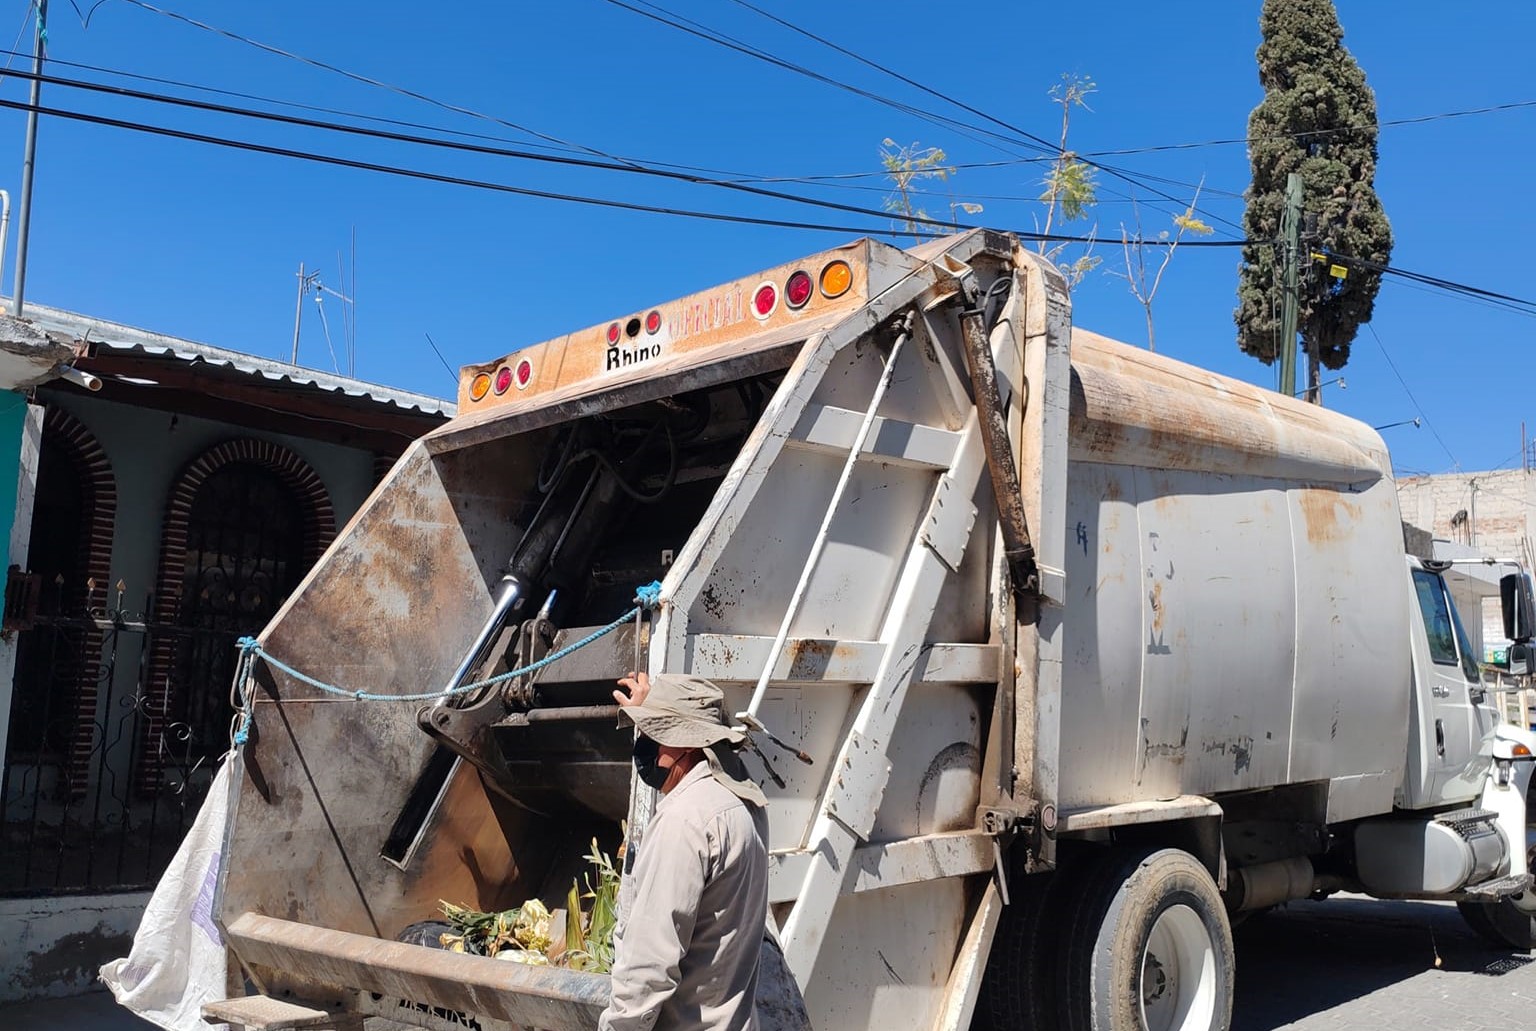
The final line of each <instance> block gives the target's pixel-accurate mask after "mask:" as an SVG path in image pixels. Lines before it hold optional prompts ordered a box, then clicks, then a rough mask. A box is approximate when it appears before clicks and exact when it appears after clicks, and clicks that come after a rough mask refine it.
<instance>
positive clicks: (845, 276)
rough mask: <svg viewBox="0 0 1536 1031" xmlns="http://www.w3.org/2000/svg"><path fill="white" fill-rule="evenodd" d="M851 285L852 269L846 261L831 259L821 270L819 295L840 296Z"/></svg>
mask: <svg viewBox="0 0 1536 1031" xmlns="http://www.w3.org/2000/svg"><path fill="white" fill-rule="evenodd" d="M852 285H853V269H851V268H849V267H848V263H847V262H846V261H832V262H828V263H827V267H826V268H824V269H822V270H821V295H822V296H823V297H841V296H843V294H845V293H847V292H848V288H849V287H850V286H852Z"/></svg>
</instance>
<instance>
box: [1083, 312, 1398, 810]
mask: <svg viewBox="0 0 1536 1031" xmlns="http://www.w3.org/2000/svg"><path fill="white" fill-rule="evenodd" d="M1073 344H1074V351H1073V373H1074V379H1073V389H1074V395H1073V399H1072V422H1071V472H1070V478H1069V494H1070V497H1069V499H1068V503H1069V506H1070V508H1069V517H1068V525H1067V527H1066V530H1067V534H1068V540H1069V546H1068V549H1067V559H1066V570H1067V586H1068V591H1067V599H1066V605H1065V609H1064V610H1063V622H1062V629H1061V634H1062V638H1063V640H1064V641H1065V643H1066V648H1067V656H1068V662H1067V665H1066V666H1065V669H1064V675H1065V678H1066V679H1065V683H1064V689H1063V716H1062V727H1063V748H1062V756H1061V758H1062V765H1061V778H1062V783H1061V802H1062V805H1063V806H1065V807H1068V808H1074V809H1076V808H1082V807H1087V806H1106V805H1116V804H1121V803H1127V802H1135V801H1140V800H1146V799H1158V798H1168V797H1171V796H1174V795H1181V794H1213V793H1220V792H1225V791H1234V790H1241V789H1245V788H1254V787H1260V786H1268V785H1275V784H1283V783H1293V782H1298V781H1306V780H1322V779H1332V778H1355V779H1352V780H1351V781H1350V785H1351V787H1350V792H1349V793H1350V797H1351V799H1352V801H1351V803H1350V805H1351V806H1352V807H1353V808H1354V810H1356V811H1357V814H1358V815H1364V814H1365V813H1367V812H1372V811H1381V810H1383V809H1385V808H1390V804H1391V797H1390V787H1389V785H1390V784H1392V783H1395V782H1396V780H1397V778H1398V777H1399V776H1400V774H1401V768H1402V764H1403V762H1404V754H1403V747H1402V739H1403V732H1404V728H1405V727H1406V706H1407V693H1406V691H1405V688H1404V685H1406V684H1407V683H1408V671H1407V656H1406V652H1405V651H1404V650H1403V649H1402V648H1401V647H1400V646H1398V647H1395V648H1394V642H1398V641H1400V637H1401V633H1400V628H1401V626H1402V625H1403V623H1402V620H1403V619H1404V618H1406V617H1404V616H1403V614H1402V611H1403V603H1404V597H1403V596H1404V592H1403V590H1402V584H1401V578H1402V571H1401V568H1400V566H1401V550H1400V543H1399V542H1400V536H1399V533H1398V525H1399V521H1398V514H1397V510H1396V505H1395V495H1394V493H1393V490H1392V484H1391V476H1390V466H1389V463H1388V460H1387V458H1386V453H1385V449H1384V447H1383V446H1382V444H1381V441H1380V438H1379V437H1378V436H1377V435H1376V434H1375V433H1374V432H1373V431H1371V430H1370V429H1369V428H1368V427H1364V426H1362V425H1360V424H1359V423H1357V422H1355V421H1354V420H1350V419H1346V418H1344V417H1343V416H1340V415H1337V414H1336V413H1329V412H1323V411H1319V410H1317V409H1316V408H1315V407H1314V406H1310V405H1304V404H1300V403H1293V402H1291V401H1289V400H1288V399H1285V398H1280V397H1276V396H1275V395H1273V394H1270V393H1269V392H1267V391H1260V390H1258V389H1257V388H1253V387H1250V386H1248V385H1246V384H1240V383H1236V382H1235V381H1231V380H1228V379H1226V378H1224V377H1220V376H1216V375H1214V374H1212V373H1207V372H1204V371H1202V370H1198V369H1194V368H1191V367H1188V366H1185V365H1182V364H1181V363H1178V362H1174V361H1171V360H1169V359H1166V358H1161V357H1159V356H1156V355H1152V354H1148V353H1146V352H1141V351H1138V350H1137V349H1135V348H1130V347H1126V346H1125V345H1122V344H1118V343H1115V342H1113V341H1108V340H1104V339H1103V338H1100V337H1095V336H1094V335H1092V334H1085V333H1081V332H1077V333H1075V334H1074V340H1073ZM1303 599H1305V602H1304V603H1303ZM1399 653H1401V654H1399ZM1363 772H1368V773H1370V774H1372V778H1373V779H1372V781H1371V783H1372V784H1374V785H1375V787H1374V788H1372V789H1371V790H1366V789H1365V788H1364V787H1362V786H1361V784H1360V783H1357V782H1356V781H1357V779H1358V777H1357V775H1359V774H1361V773H1363ZM1341 783H1342V780H1341ZM1367 786H1369V785H1367Z"/></svg>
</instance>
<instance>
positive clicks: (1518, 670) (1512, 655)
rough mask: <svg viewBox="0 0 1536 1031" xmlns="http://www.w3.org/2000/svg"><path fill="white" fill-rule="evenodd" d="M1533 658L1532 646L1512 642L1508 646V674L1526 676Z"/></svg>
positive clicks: (1529, 673) (1529, 672)
mask: <svg viewBox="0 0 1536 1031" xmlns="http://www.w3.org/2000/svg"><path fill="white" fill-rule="evenodd" d="M1533 659H1536V656H1533V655H1532V648H1531V646H1530V645H1528V644H1512V645H1510V646H1509V673H1510V676H1515V677H1528V676H1530V675H1531V672H1532V669H1531V667H1532V664H1533V661H1532V660H1533Z"/></svg>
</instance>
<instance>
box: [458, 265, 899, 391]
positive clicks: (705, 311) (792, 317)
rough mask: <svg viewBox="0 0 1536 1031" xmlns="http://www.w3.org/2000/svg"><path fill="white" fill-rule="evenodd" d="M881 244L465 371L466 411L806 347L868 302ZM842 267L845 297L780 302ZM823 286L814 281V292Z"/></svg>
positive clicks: (820, 295)
mask: <svg viewBox="0 0 1536 1031" xmlns="http://www.w3.org/2000/svg"><path fill="white" fill-rule="evenodd" d="M875 246H879V247H882V248H883V247H885V245H880V244H875V243H874V242H873V241H870V240H859V241H856V242H854V243H851V244H847V245H846V246H843V247H838V248H836V249H834V250H830V251H825V252H823V253H821V254H814V255H811V256H810V257H807V258H802V259H799V260H797V261H793V262H791V263H789V264H787V265H781V266H779V267H777V268H772V269H768V270H766V271H764V272H758V273H754V274H753V275H750V276H745V277H743V278H741V279H737V280H735V281H733V282H729V283H724V284H722V285H719V286H713V287H711V288H709V289H708V290H703V291H700V292H699V293H695V294H690V295H689V296H687V297H682V298H678V299H677V300H672V301H666V302H663V303H661V304H659V305H656V306H654V307H651V308H647V309H645V310H642V311H639V312H629V313H625V314H621V315H617V316H615V317H614V318H612V319H608V320H605V321H604V322H602V323H599V324H598V325H596V326H590V327H588V328H586V329H582V330H577V331H576V332H574V333H570V334H568V335H566V336H563V337H557V338H555V339H554V340H550V341H546V342H544V343H540V344H534V345H532V346H530V347H525V348H522V349H520V350H517V351H513V352H512V353H510V354H507V355H505V356H503V357H500V358H496V359H494V360H492V361H490V362H486V363H484V364H479V365H468V366H465V368H464V369H463V371H462V372H461V373H460V376H459V411H460V412H462V413H464V414H465V415H470V414H478V413H481V412H489V411H494V410H496V409H498V408H509V409H510V408H516V407H518V406H520V405H524V404H526V403H527V402H528V401H529V400H531V399H535V398H539V397H540V396H541V395H544V394H548V393H555V392H557V391H563V392H565V393H569V392H571V391H572V390H573V389H579V390H590V389H591V388H592V387H593V386H594V385H596V384H600V383H603V382H604V381H611V380H617V379H622V378H639V377H647V378H649V377H654V376H656V375H661V374H665V373H669V372H676V371H678V370H679V369H682V368H686V367H688V366H690V365H703V364H708V363H710V362H711V361H712V360H714V359H716V358H719V357H720V356H721V355H722V354H724V353H726V352H727V351H728V350H737V351H740V350H746V349H750V348H753V347H756V346H760V345H761V344H763V343H764V342H767V341H770V340H771V339H772V338H773V336H774V335H779V336H783V337H785V338H794V339H799V340H804V339H805V338H806V337H807V336H809V335H810V334H811V333H812V332H814V329H813V328H810V327H814V326H817V325H826V324H830V323H832V322H835V321H837V320H838V319H840V318H842V317H844V316H846V315H847V314H848V313H849V312H852V311H855V310H857V309H858V308H859V307H861V306H862V305H863V304H864V302H865V301H867V300H868V299H869V296H870V293H869V288H870V276H869V270H870V250H871V248H872V247H875ZM835 261H841V262H844V263H846V264H847V265H848V267H849V277H850V278H849V282H848V286H847V287H846V288H845V289H844V291H843V292H842V293H841V294H839V295H837V296H833V297H829V296H827V295H826V293H825V292H824V291H823V290H821V289H813V290H812V292H811V296H810V299H809V300H807V301H806V303H805V304H804V305H802V306H800V307H798V308H792V307H790V306H789V304H788V303H787V302H786V300H785V298H784V296H783V291H784V284H785V281H786V280H787V279H788V278H789V277H790V275H791V274H793V273H794V272H797V271H802V270H803V271H806V272H808V273H809V274H810V275H811V276H812V278H813V280H814V279H819V278H820V276H821V273H822V270H823V269H825V268H826V267H827V266H828V265H830V264H831V263H832V262H835ZM818 286H819V283H813V287H818ZM764 287H767V288H769V289H771V290H772V291H775V297H776V300H775V303H774V305H773V307H772V308H771V310H770V311H769V312H768V313H767V314H760V313H759V312H758V310H757V309H756V306H755V304H754V295H755V294H756V293H757V291H758V290H760V289H762V288H764ZM653 315H654V320H652V316H653ZM503 368H506V369H508V370H509V372H510V374H511V375H510V383H509V385H508V387H506V388H503V389H502V390H500V391H497V390H496V389H495V385H494V383H493V385H492V387H491V389H490V390H489V391H488V392H486V393H485V394H484V395H483V396H481V397H479V398H476V397H475V396H474V395H473V394H472V393H471V390H470V387H471V384H472V383H473V381H474V378H475V377H476V376H478V375H482V374H483V375H488V376H490V377H492V378H493V380H494V377H495V376H496V374H497V372H498V371H499V370H501V369H503ZM525 377H526V378H525Z"/></svg>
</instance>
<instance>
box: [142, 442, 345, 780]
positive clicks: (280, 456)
mask: <svg viewBox="0 0 1536 1031" xmlns="http://www.w3.org/2000/svg"><path fill="white" fill-rule="evenodd" d="M335 533H336V522H335V515H334V513H333V511H332V508H331V503H330V498H329V496H328V495H327V493H326V490H325V486H324V484H322V483H321V482H320V478H319V477H318V476H316V475H315V472H314V470H313V469H311V468H310V467H309V465H308V463H306V462H305V461H304V460H303V459H301V458H299V457H298V456H297V455H295V454H294V453H293V452H291V451H289V450H288V449H287V448H283V447H280V446H278V445H276V444H271V443H268V442H266V441H258V440H249V439H244V440H233V441H227V442H225V443H223V444H220V445H218V446H217V447H215V448H212V449H211V450H209V451H208V452H206V453H205V454H203V455H201V456H199V457H198V458H197V459H195V460H193V461H192V462H191V463H189V464H188V465H187V467H186V468H185V469H184V470H183V471H182V473H181V475H180V476H179V477H178V478H177V480H176V483H175V485H174V486H173V487H172V489H171V495H170V498H169V499H168V501H167V504H166V517H165V526H164V532H163V538H164V543H163V544H162V546H161V552H160V572H159V583H158V587H157V591H156V602H155V616H156V620H155V621H156V624H157V627H158V631H157V637H156V640H155V644H154V648H153V650H152V655H151V660H150V670H151V680H150V692H149V694H150V699H149V701H150V704H149V706H148V710H147V711H148V719H147V721H146V729H145V733H146V737H145V741H144V744H145V748H144V749H143V752H142V759H141V762H140V766H139V774H140V775H139V785H140V788H141V789H143V790H147V791H152V790H154V789H156V788H158V787H159V786H160V784H161V783H162V781H163V780H164V778H165V775H166V773H167V770H168V768H171V767H179V768H180V771H181V776H182V777H183V778H184V777H185V776H186V774H187V772H188V771H190V770H191V769H192V768H194V767H196V766H198V765H199V764H205V765H211V761H212V760H213V759H216V758H217V757H218V756H219V755H221V754H222V753H223V752H224V751H225V749H226V748H228V746H229V740H228V738H229V726H230V720H231V718H232V716H233V710H232V708H231V706H230V700H229V688H230V682H231V680H232V679H233V676H234V670H235V658H236V654H235V641H236V640H237V639H238V638H239V637H241V636H244V635H247V634H255V633H257V632H259V631H260V630H261V628H262V627H264V626H265V625H266V624H267V622H268V621H269V620H270V619H271V618H272V616H273V615H274V614H276V612H277V610H278V608H279V607H280V606H281V605H282V603H283V602H284V601H285V600H287V598H288V595H290V594H291V593H293V590H294V588H295V587H297V586H298V584H299V581H300V580H302V579H303V578H304V575H305V574H306V573H307V572H308V571H309V568H310V566H312V565H313V564H314V563H315V560H316V559H318V558H319V557H320V554H321V553H322V552H323V551H324V550H325V548H326V546H327V545H329V543H330V541H331V539H332V538H333V537H334V536H335Z"/></svg>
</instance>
